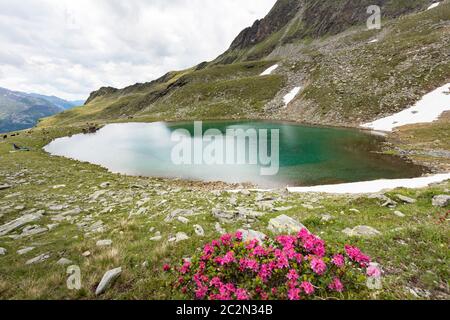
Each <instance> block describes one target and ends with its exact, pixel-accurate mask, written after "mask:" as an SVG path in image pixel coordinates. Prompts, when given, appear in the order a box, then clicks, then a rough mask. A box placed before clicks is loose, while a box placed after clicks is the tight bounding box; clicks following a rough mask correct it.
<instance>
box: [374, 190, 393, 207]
mask: <svg viewBox="0 0 450 320" xmlns="http://www.w3.org/2000/svg"><path fill="white" fill-rule="evenodd" d="M369 199H378V200H381V201H382V204H381V206H382V207H389V208H393V207H395V206H396V205H397V202H395V201H394V200H392V199H390V198H388V197H386V196H385V195H384V194H379V193H376V194H371V195H369Z"/></svg>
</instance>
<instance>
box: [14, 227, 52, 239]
mask: <svg viewBox="0 0 450 320" xmlns="http://www.w3.org/2000/svg"><path fill="white" fill-rule="evenodd" d="M47 231H48V229H47V228H44V227H40V226H38V225H32V226H27V227H25V228H23V230H22V233H21V234H19V235H11V236H9V237H10V238H11V239H15V240H17V239H21V238H25V237H30V236H34V235H37V234H41V233H44V232H47Z"/></svg>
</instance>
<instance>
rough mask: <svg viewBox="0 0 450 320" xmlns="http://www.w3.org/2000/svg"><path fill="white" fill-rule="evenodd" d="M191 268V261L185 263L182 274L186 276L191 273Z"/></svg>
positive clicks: (181, 270)
mask: <svg viewBox="0 0 450 320" xmlns="http://www.w3.org/2000/svg"><path fill="white" fill-rule="evenodd" d="M190 268H191V263H190V262H189V261H185V262H184V264H183V266H182V267H181V269H180V272H181V273H182V274H186V273H188V272H189V269H190Z"/></svg>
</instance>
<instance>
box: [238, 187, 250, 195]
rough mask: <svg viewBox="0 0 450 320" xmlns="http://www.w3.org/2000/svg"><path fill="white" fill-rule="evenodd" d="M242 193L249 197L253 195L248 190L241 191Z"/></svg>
mask: <svg viewBox="0 0 450 320" xmlns="http://www.w3.org/2000/svg"><path fill="white" fill-rule="evenodd" d="M240 192H241V194H242V195H244V196H249V195H251V194H252V193H251V192H250V190H246V189H244V190H241V191H240Z"/></svg>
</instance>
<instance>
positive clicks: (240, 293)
mask: <svg viewBox="0 0 450 320" xmlns="http://www.w3.org/2000/svg"><path fill="white" fill-rule="evenodd" d="M236 298H237V299H238V300H249V299H250V298H249V295H248V292H247V291H246V290H245V289H237V290H236Z"/></svg>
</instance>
